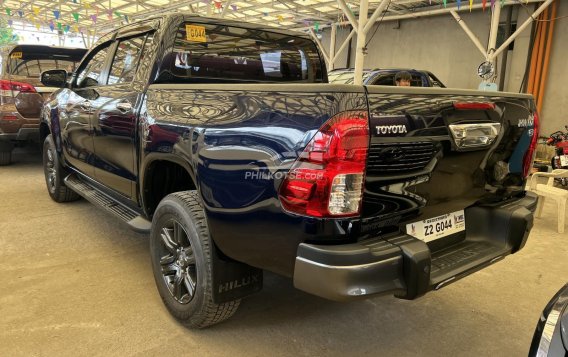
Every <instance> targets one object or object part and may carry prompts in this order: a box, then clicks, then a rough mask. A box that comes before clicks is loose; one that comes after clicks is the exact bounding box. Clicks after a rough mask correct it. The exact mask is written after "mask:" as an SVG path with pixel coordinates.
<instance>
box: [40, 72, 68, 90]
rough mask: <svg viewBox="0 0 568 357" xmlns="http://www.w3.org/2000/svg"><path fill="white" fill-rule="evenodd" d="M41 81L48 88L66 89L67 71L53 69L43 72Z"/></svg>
mask: <svg viewBox="0 0 568 357" xmlns="http://www.w3.org/2000/svg"><path fill="white" fill-rule="evenodd" d="M40 81H41V83H42V84H43V85H44V86H46V87H57V88H64V87H66V86H67V71H66V70H64V69H51V70H49V71H44V72H41V76H40Z"/></svg>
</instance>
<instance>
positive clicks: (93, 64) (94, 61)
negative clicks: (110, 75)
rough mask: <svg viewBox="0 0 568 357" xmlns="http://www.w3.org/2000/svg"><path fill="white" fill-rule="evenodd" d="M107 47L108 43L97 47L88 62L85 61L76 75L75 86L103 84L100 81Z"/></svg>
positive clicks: (85, 86)
mask: <svg viewBox="0 0 568 357" xmlns="http://www.w3.org/2000/svg"><path fill="white" fill-rule="evenodd" d="M109 47H110V43H109V44H107V45H106V46H104V47H101V48H100V49H98V50H97V52H96V53H95V54H94V55H93V56H92V57H91V59H90V60H89V62H87V64H86V65H85V66H84V67H83V69H82V70H81V71H80V72H79V74H78V75H77V86H78V87H79V88H87V87H95V86H99V85H103V84H105V83H102V80H103V76H102V71H103V69H104V65H105V61H106V58H107V54H108V51H109Z"/></svg>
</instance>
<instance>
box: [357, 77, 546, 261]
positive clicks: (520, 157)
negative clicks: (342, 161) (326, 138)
mask: <svg viewBox="0 0 568 357" xmlns="http://www.w3.org/2000/svg"><path fill="white" fill-rule="evenodd" d="M366 88H367V91H368V98H369V111H370V116H369V120H370V135H371V138H370V149H369V156H368V160H367V173H366V180H365V192H364V197H363V212H362V214H363V220H362V226H361V230H362V232H371V231H377V230H381V231H383V232H387V231H389V230H393V231H394V230H398V229H400V230H402V231H403V232H407V233H408V234H410V235H413V236H415V237H417V238H419V239H421V240H425V241H426V242H427V243H428V245H429V246H430V249H431V250H432V251H436V250H440V249H443V248H444V247H447V246H448V245H451V244H453V243H457V242H459V241H461V240H463V239H465V231H464V229H465V227H464V225H463V224H461V225H460V224H458V226H459V227H456V223H462V221H463V219H464V216H463V210H464V209H466V208H468V207H470V206H472V205H474V204H480V203H491V202H493V203H494V202H503V201H505V200H507V199H511V198H514V197H521V196H522V195H523V194H524V184H525V179H526V178H525V175H526V172H525V170H526V167H524V166H526V165H524V163H525V155H526V153H527V151H528V149H529V146H530V144H531V141H532V137H533V133H534V128H533V122H534V120H533V119H534V117H533V116H534V115H535V110H534V105H533V102H532V99H531V97H530V96H527V95H519V94H508V93H487V92H477V91H465V90H455V89H451V90H448V89H438V88H436V89H430V88H429V89H423V88H410V89H408V88H405V89H403V88H396V87H383V86H368V87H366ZM460 215H462V217H460ZM446 218H447V220H446ZM430 222H432V223H434V224H432V225H430V224H427V223H430ZM435 223H439V224H438V227H437V228H438V229H439V230H441V231H444V229H445V231H446V232H441V231H440V232H436V231H434V232H429V231H428V229H430V230H432V228H436V224H435ZM440 224H441V229H440ZM444 224H445V227H444ZM465 224H467V222H465ZM428 225H430V227H426V226H428ZM424 229H426V231H421V230H424ZM432 233H434V234H432ZM428 235H430V237H428Z"/></svg>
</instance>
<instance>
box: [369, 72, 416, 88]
mask: <svg viewBox="0 0 568 357" xmlns="http://www.w3.org/2000/svg"><path fill="white" fill-rule="evenodd" d="M410 75H411V79H410V86H411V87H423V86H424V83H422V76H421V75H419V74H416V73H411V74H410ZM395 76H396V73H395V72H393V73H388V74H381V75H380V76H378V77H377V78H375V79H374V80H373V82H372V83H369V84H375V85H379V86H395V85H396V83H395V82H394V77H395Z"/></svg>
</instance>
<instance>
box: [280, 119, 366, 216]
mask: <svg viewBox="0 0 568 357" xmlns="http://www.w3.org/2000/svg"><path fill="white" fill-rule="evenodd" d="M368 150H369V119H368V115H367V112H365V111H347V112H342V113H340V114H337V115H335V116H334V117H332V118H331V119H329V120H328V121H327V122H326V123H325V124H324V125H323V126H322V127H321V128H320V129H319V130H318V132H317V133H316V134H315V135H314V137H313V138H312V140H311V141H310V142H309V143H308V145H307V146H306V148H305V149H304V151H303V152H302V153H301V154H300V156H299V157H298V159H297V160H296V162H294V164H293V165H292V168H291V169H290V171H289V172H288V176H287V177H286V179H285V180H284V182H283V183H282V185H281V186H280V190H279V197H280V202H281V203H282V206H283V207H284V209H286V210H287V211H289V212H292V213H295V214H299V215H302V216H311V217H349V216H356V215H358V214H359V212H360V210H361V198H362V196H363V186H364V185H363V183H364V180H365V165H366V161H367V152H368Z"/></svg>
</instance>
